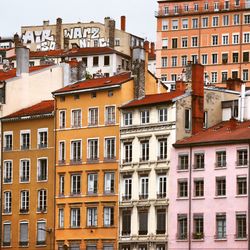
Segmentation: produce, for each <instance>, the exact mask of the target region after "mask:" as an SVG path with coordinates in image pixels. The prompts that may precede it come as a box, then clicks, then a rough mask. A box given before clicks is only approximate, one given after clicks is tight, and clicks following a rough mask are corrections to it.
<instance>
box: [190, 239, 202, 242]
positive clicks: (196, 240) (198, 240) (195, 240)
mask: <svg viewBox="0 0 250 250" xmlns="http://www.w3.org/2000/svg"><path fill="white" fill-rule="evenodd" d="M192 241H193V242H203V241H205V240H204V239H192Z"/></svg>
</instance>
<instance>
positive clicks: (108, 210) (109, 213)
mask: <svg viewBox="0 0 250 250" xmlns="http://www.w3.org/2000/svg"><path fill="white" fill-rule="evenodd" d="M103 215H104V216H103V225H104V226H105V227H110V226H113V225H114V208H113V207H104V208H103Z"/></svg>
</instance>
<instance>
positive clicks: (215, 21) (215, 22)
mask: <svg viewBox="0 0 250 250" xmlns="http://www.w3.org/2000/svg"><path fill="white" fill-rule="evenodd" d="M218 25H219V17H217V16H213V19H212V26H213V27H217V26H218Z"/></svg>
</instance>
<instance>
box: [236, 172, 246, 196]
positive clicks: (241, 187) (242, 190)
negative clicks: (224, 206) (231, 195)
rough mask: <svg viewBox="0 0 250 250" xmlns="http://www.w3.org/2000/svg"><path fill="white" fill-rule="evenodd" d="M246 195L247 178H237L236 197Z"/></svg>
mask: <svg viewBox="0 0 250 250" xmlns="http://www.w3.org/2000/svg"><path fill="white" fill-rule="evenodd" d="M246 194H247V177H246V176H237V195H246Z"/></svg>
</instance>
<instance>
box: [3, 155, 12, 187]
mask: <svg viewBox="0 0 250 250" xmlns="http://www.w3.org/2000/svg"><path fill="white" fill-rule="evenodd" d="M12 181H13V161H12V160H7V159H6V160H4V161H3V183H4V184H12Z"/></svg>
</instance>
